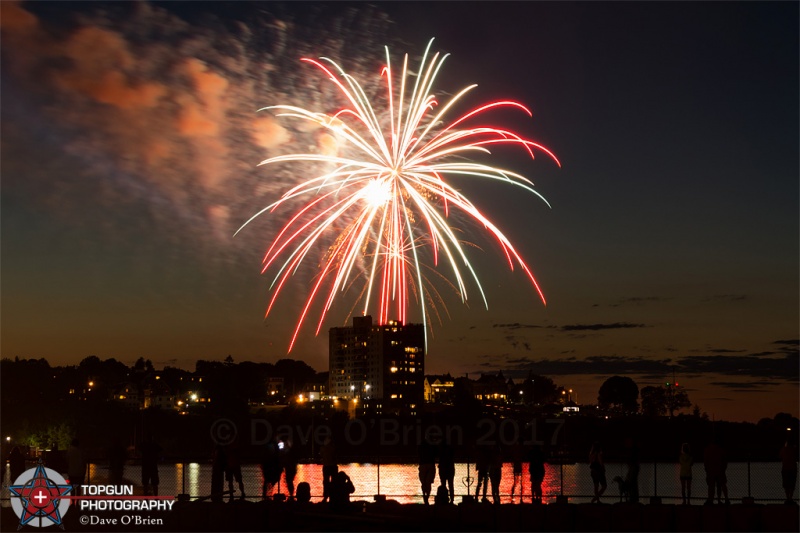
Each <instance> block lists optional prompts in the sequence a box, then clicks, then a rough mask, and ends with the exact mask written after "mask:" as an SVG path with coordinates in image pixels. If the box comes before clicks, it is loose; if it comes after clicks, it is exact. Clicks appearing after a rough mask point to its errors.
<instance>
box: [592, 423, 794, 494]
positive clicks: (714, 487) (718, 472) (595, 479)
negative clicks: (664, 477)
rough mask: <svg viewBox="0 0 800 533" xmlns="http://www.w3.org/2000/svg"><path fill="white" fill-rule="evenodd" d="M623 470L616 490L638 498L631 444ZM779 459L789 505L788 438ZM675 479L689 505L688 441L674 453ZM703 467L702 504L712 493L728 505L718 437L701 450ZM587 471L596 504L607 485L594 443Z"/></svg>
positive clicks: (690, 459)
mask: <svg viewBox="0 0 800 533" xmlns="http://www.w3.org/2000/svg"><path fill="white" fill-rule="evenodd" d="M628 449H629V452H628V460H627V473H626V476H625V478H621V477H616V478H615V481H617V482H618V483H619V485H620V493H621V494H625V495H627V498H628V501H629V502H638V501H639V481H638V478H639V458H638V457H639V456H638V449H637V448H636V446H635V445H632V444H630V443H629V446H628ZM780 459H781V484H782V487H783V489H784V491H785V493H786V503H788V504H793V503H794V500H793V497H794V490H795V487H796V485H797V448H795V447H794V446H792V445H791V443H789V442H788V441H787V442H786V443H785V445H784V447H783V448H782V449H781V451H780ZM678 464H679V468H680V470H679V474H678V475H679V478H680V483H681V503H682V504H683V505H689V504H691V500H692V478H693V476H692V470H693V466H694V464H695V460H694V455H693V454H692V449H691V446H690V445H689V443H687V442H684V443H683V444H682V445H681V449H680V453H679V455H678ZM703 468H704V470H705V474H706V486H707V488H708V493H707V498H706V500H705V504H706V505H712V504H713V503H714V499H715V496H716V501H717V503H719V504H722V503H723V502H724V503H725V504H730V498H729V497H728V479H727V475H726V470H727V468H728V459H727V455H726V451H725V449H724V448H723V447H722V444H721V441H720V439H719V438H718V437H716V438H714V439H712V441H711V442H710V443H709V444H708V445H707V446H706V448H705V450H704V452H703ZM589 471H590V474H591V477H592V483H593V484H594V497H593V498H592V503H600V497H601V496H602V495H603V493H604V492H605V490H606V488H607V481H606V469H605V460H604V458H603V447H602V445H601V444H600V443H599V442H595V443H594V444H593V445H592V448H591V450H590V451H589Z"/></svg>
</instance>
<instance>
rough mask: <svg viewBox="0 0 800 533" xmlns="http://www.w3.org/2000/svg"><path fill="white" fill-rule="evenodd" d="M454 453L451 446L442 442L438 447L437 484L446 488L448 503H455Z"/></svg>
mask: <svg viewBox="0 0 800 533" xmlns="http://www.w3.org/2000/svg"><path fill="white" fill-rule="evenodd" d="M455 477H456V452H455V448H453V445H452V444H450V443H449V442H446V441H444V440H443V441H442V444H441V445H440V446H439V484H440V485H441V486H443V487H447V490H448V493H449V498H450V503H455V501H456V493H455V486H454V480H455Z"/></svg>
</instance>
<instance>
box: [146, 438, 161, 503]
mask: <svg viewBox="0 0 800 533" xmlns="http://www.w3.org/2000/svg"><path fill="white" fill-rule="evenodd" d="M141 454H142V487H144V493H145V495H149V494H151V489H152V494H153V496H158V482H159V479H158V459H159V456H160V455H161V446H159V445H158V443H157V442H156V441H155V439H154V438H153V435H152V434H151V435H150V436H149V437H148V438H147V440H146V441H145V442H143V443H142V444H141Z"/></svg>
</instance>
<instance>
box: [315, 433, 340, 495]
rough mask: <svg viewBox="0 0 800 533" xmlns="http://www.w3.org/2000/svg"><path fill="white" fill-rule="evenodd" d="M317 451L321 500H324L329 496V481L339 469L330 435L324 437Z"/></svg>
mask: <svg viewBox="0 0 800 533" xmlns="http://www.w3.org/2000/svg"><path fill="white" fill-rule="evenodd" d="M319 453H320V460H321V462H322V501H323V502H326V501H328V498H329V497H330V487H331V483H333V481H334V478H335V476H336V473H337V472H338V471H339V465H338V464H337V463H336V448H335V447H334V444H333V440H332V439H331V438H330V437H325V441H324V442H323V443H322V447H321V448H320V451H319Z"/></svg>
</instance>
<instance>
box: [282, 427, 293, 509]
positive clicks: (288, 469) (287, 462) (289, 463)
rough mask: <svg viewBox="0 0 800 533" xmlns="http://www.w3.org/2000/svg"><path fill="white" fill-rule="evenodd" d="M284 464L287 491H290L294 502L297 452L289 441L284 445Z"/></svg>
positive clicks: (290, 496)
mask: <svg viewBox="0 0 800 533" xmlns="http://www.w3.org/2000/svg"><path fill="white" fill-rule="evenodd" d="M281 451H282V452H283V455H282V457H281V458H282V463H283V473H284V476H285V477H286V490H287V491H289V499H290V500H294V478H295V476H297V451H296V450H295V449H294V447H293V446H292V441H291V440H287V441H286V442H285V443H284V444H283V450H281Z"/></svg>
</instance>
